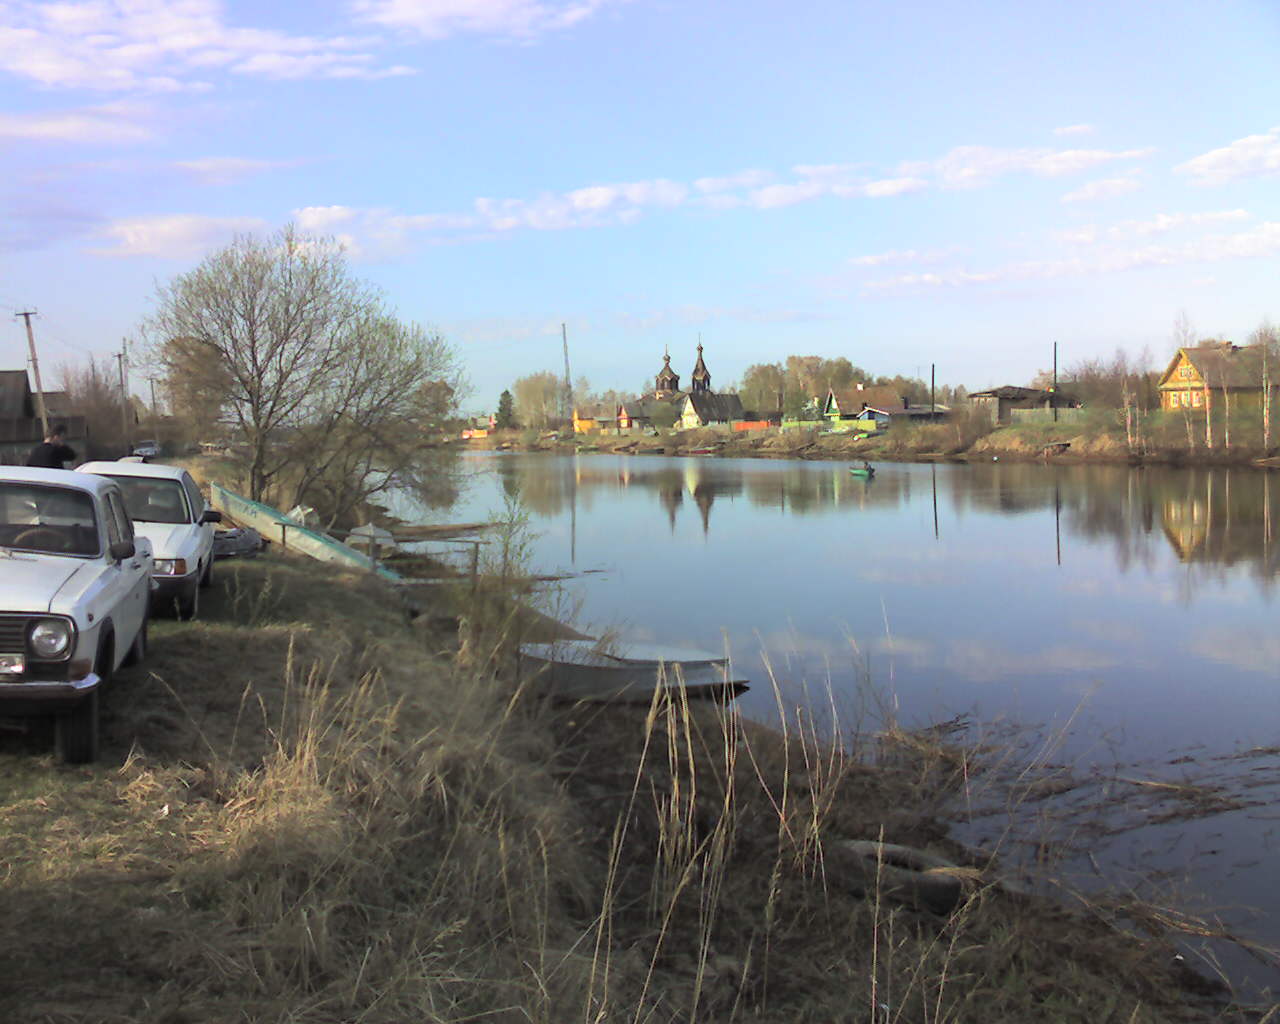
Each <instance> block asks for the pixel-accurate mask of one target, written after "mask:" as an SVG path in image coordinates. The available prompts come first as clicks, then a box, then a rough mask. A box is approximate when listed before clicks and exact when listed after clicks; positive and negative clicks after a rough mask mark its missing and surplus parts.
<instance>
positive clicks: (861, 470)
mask: <svg viewBox="0 0 1280 1024" xmlns="http://www.w3.org/2000/svg"><path fill="white" fill-rule="evenodd" d="M849 474H850V475H851V476H860V477H862V479H864V480H870V479H871V478H872V477H874V476H875V475H876V469H875V467H874V466H850V467H849Z"/></svg>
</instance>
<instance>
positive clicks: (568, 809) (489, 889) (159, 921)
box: [0, 549, 1225, 1024]
mask: <svg viewBox="0 0 1280 1024" xmlns="http://www.w3.org/2000/svg"><path fill="white" fill-rule="evenodd" d="M506 555H507V557H508V558H509V559H510V561H512V562H514V561H515V560H517V559H518V557H519V551H518V550H517V549H510V550H508V551H507V552H506ZM219 568H220V569H221V570H222V572H221V576H220V580H219V586H218V588H217V590H216V592H215V594H214V597H213V598H212V599H210V600H209V601H207V602H205V603H204V610H205V615H206V617H205V619H204V620H203V621H201V622H199V623H196V624H191V625H187V624H177V623H172V622H162V623H157V626H156V628H155V629H154V635H153V657H152V658H151V659H150V661H149V663H148V664H147V665H146V666H145V668H144V669H142V670H140V671H135V672H134V673H132V674H131V675H126V676H123V677H121V678H120V679H119V680H118V683H119V685H118V686H117V687H116V688H115V689H114V691H113V692H112V693H111V694H110V696H109V697H108V699H107V700H106V701H105V706H106V709H107V715H108V717H107V720H106V743H105V756H104V759H103V761H102V762H101V763H100V764H98V765H96V766H93V767H88V768H65V767H59V766H57V765H55V764H53V763H52V760H51V758H50V757H49V756H48V755H47V754H46V753H44V752H43V747H42V745H41V743H40V742H38V738H27V739H23V738H21V737H18V738H14V737H6V738H4V739H0V862H2V863H3V864H4V872H3V876H2V881H0V884H2V886H3V888H2V889H0V894H2V895H0V899H2V900H3V907H4V913H5V922H6V928H5V930H4V931H3V932H2V933H0V963H3V964H4V965H5V969H4V971H3V972H2V973H0V1019H3V1020H6V1021H15V1022H16V1021H47V1022H73V1021H74V1022H82V1021H83V1022H88V1021H95V1022H142V1021H148V1022H150V1021H154V1022H171V1024H176V1022H186V1021H189V1022H205V1021H290V1022H300V1024H301V1022H320V1021H325V1022H331V1021H362V1022H382V1021H385V1022H400V1021H440V1022H444V1021H450V1022H452V1021H479V1020H483V1021H511V1022H516V1021H520V1022H529V1021H533V1022H548V1024H550V1022H565V1021H582V1022H584V1024H586V1022H614V1021H617V1022H624V1021H625V1022H637V1024H638V1022H642V1021H643V1022H651V1021H691V1022H692V1021H734V1020H743V1021H747V1020H754V1021H762V1020H763V1021H787V1022H793V1021H832V1020H857V1021H886V1022H887V1021H895V1022H896V1021H904V1022H905V1021H913V1022H914V1021H925V1022H939V1024H941V1022H962V1021H982V1022H991V1021H1030V1020H1049V1021H1107V1020H1115V1021H1134V1022H1138V1021H1152V1022H1155V1021H1170V1020H1196V1019H1205V1020H1207V1019H1217V1017H1216V1015H1218V1014H1219V1013H1220V1012H1225V1011H1222V1010H1221V1007H1219V1006H1214V1007H1212V1008H1198V1006H1197V1004H1195V1003H1194V1002H1193V1001H1192V998H1191V996H1189V995H1188V994H1187V991H1186V989H1185V987H1184V983H1185V980H1186V979H1185V978H1184V977H1183V976H1182V975H1181V974H1180V972H1179V970H1178V969H1177V968H1176V965H1175V964H1174V962H1173V960H1172V958H1171V956H1170V952H1169V949H1168V948H1167V947H1166V946H1165V945H1164V944H1163V943H1161V942H1159V941H1149V942H1137V941H1135V940H1134V939H1132V938H1131V937H1129V936H1128V935H1126V934H1124V933H1122V932H1121V931H1119V930H1118V929H1116V928H1114V927H1113V926H1111V925H1109V924H1107V923H1106V922H1103V921H1100V920H1098V919H1097V918H1089V917H1081V916H1079V915H1075V914H1069V913H1067V912H1066V911H1064V910H1060V909H1056V908H1054V907H1053V906H1050V905H1038V906H1037V905H1031V904H1029V903H1028V902H1027V899H1026V898H1025V897H1022V896H1018V895H1015V894H1012V893H1010V892H1009V891H1007V890H1006V889H1004V888H1003V887H1001V886H1000V885H998V884H996V882H995V881H994V879H993V877H992V876H990V875H989V874H988V873H987V872H986V871H985V870H984V869H985V868H986V867H988V866H987V865H982V864H978V865H968V866H969V867H970V868H971V869H972V870H970V871H968V872H966V873H965V875H964V878H965V890H964V892H965V895H964V898H963V899H962V900H961V901H960V903H959V904H958V905H957V906H956V907H955V908H954V909H952V910H951V911H950V912H948V913H944V914H938V913H933V912H930V911H928V910H926V909H922V908H920V907H918V906H915V905H913V904H912V903H911V902H909V901H907V902H904V901H901V900H899V899H897V898H895V897H894V894H893V890H892V887H891V886H888V885H882V884H880V875H881V873H882V872H884V871H885V870H886V867H887V866H886V865H877V866H875V868H874V871H873V874H872V876H871V878H870V881H868V877H867V876H866V874H865V873H863V874H859V873H857V872H853V873H850V872H848V871H846V870H845V867H844V866H842V863H843V862H842V861H841V858H840V856H839V855H838V854H837V847H838V844H839V843H840V842H841V841H844V840H851V839H864V840H882V839H883V840H887V841H890V842H893V843H899V844H905V845H908V846H912V847H915V848H919V849H925V848H928V849H930V850H933V851H934V852H935V853H941V854H943V855H946V856H948V857H949V858H951V859H953V860H957V861H960V860H961V858H962V856H963V851H962V850H960V849H959V848H958V847H955V846H954V845H953V844H949V843H948V842H947V840H946V838H945V834H944V830H943V828H942V826H941V825H939V824H938V822H937V820H936V818H935V817H934V814H933V811H934V810H935V808H936V807H937V806H938V802H939V799H940V795H941V794H942V793H943V792H944V791H950V790H951V789H953V788H954V787H955V786H957V785H959V784H961V783H962V782H963V780H964V778H965V777H966V774H967V773H968V771H969V770H970V768H971V766H972V765H971V761H972V755H971V754H968V753H965V752H964V751H962V750H960V749H959V748H955V747H952V746H949V745H948V744H947V743H946V742H945V737H938V736H934V737H926V738H923V739H922V738H921V737H919V736H910V735H908V734H904V733H898V734H892V733H891V734H889V735H886V736H884V737H882V738H881V740H880V741H879V746H878V747H877V749H875V750H874V751H872V750H857V749H844V748H841V747H839V746H832V745H830V744H827V743H824V742H822V741H821V739H820V736H819V729H818V727H817V726H816V725H815V724H814V722H813V721H812V720H811V719H809V718H808V717H807V716H806V715H805V714H804V713H798V714H797V713H796V712H795V710H794V709H790V708H785V707H783V706H782V704H781V698H779V710H780V712H781V714H780V722H781V723H782V728H781V730H780V731H779V730H771V729H766V728H763V727H761V726H759V725H754V724H751V723H748V722H745V721H743V720H742V719H741V718H740V717H739V716H738V715H737V713H736V712H735V711H734V710H733V709H732V708H724V707H720V706H717V705H714V704H700V705H692V704H688V703H682V702H679V701H667V702H658V703H655V704H653V705H652V706H650V707H638V708H637V707H631V708H617V707H614V708H604V707H601V706H595V705H585V704H584V705H577V706H573V707H562V706H560V707H553V706H548V705H546V704H545V703H544V702H542V701H540V700H538V699H537V698H536V697H535V696H534V694H533V693H532V692H530V691H529V690H528V689H527V687H525V686H522V685H521V684H520V683H519V682H518V681H517V680H516V679H515V678H514V676H513V674H512V672H511V671H510V659H509V650H510V647H509V645H510V643H511V641H512V639H513V637H515V636H517V635H519V634H520V633H521V632H522V631H523V630H525V629H526V628H528V620H527V619H524V618H521V617H520V616H518V615H516V614H515V613H514V612H513V606H512V605H511V603H510V601H507V600H504V599H503V595H502V594H501V593H500V592H487V591H485V590H483V589H482V590H481V592H479V593H476V594H472V593H470V592H469V591H467V590H463V589H459V590H458V591H456V592H454V593H452V594H451V595H450V596H449V597H448V598H447V600H448V601H449V602H451V605H450V607H449V608H436V609H433V612H443V611H448V612H450V613H452V614H456V615H457V616H458V617H459V618H460V621H461V628H460V629H459V631H458V635H457V636H455V635H453V634H452V633H449V632H440V631H436V630H433V629H432V628H430V626H429V625H425V626H424V625H421V623H430V622H438V621H439V618H438V617H437V616H436V615H434V614H429V615H424V616H420V617H419V618H418V619H417V620H415V621H412V622H411V621H410V620H409V618H408V616H407V615H406V613H405V610H404V608H403V607H402V606H401V605H400V604H399V603H398V601H397V600H396V598H395V597H394V596H393V595H391V594H390V593H389V591H387V590H386V589H385V588H382V587H380V586H379V585H377V584H376V583H375V582H374V581H371V580H369V579H366V578H363V577H359V576H354V575H345V576H344V575H341V574H336V575H335V574H334V573H333V572H332V570H331V569H326V568H324V567H321V566H316V565H311V564H304V563H299V562H293V561H290V560H286V559H282V558H274V557H272V558H261V559H258V560H255V561H252V562H247V563H244V564H243V565H241V566H239V567H238V568H237V569H235V570H232V568H231V567H230V566H220V567H219ZM501 570H502V566H501V565H498V566H495V567H493V571H492V572H491V573H490V575H491V576H495V577H498V576H500V575H501ZM442 600H444V598H442Z"/></svg>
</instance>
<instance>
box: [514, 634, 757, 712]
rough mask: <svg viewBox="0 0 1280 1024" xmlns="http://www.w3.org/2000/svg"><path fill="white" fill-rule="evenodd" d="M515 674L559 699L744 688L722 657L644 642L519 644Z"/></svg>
mask: <svg viewBox="0 0 1280 1024" xmlns="http://www.w3.org/2000/svg"><path fill="white" fill-rule="evenodd" d="M520 674H521V676H522V678H527V679H530V680H531V681H532V682H533V684H534V685H535V686H537V687H539V688H540V689H541V690H543V691H544V692H546V693H548V694H550V695H551V696H553V697H556V698H558V699H565V700H588V701H624V702H634V703H644V704H647V703H648V702H649V701H651V700H652V699H653V697H654V692H655V690H662V691H669V692H671V693H677V692H681V691H683V693H684V695H685V696H687V697H689V698H690V699H706V698H711V699H716V700H729V699H731V698H733V697H736V696H737V695H738V694H739V693H741V692H742V691H744V690H745V689H747V681H746V680H745V679H733V678H730V669H729V659H728V658H726V657H725V656H723V655H717V654H711V653H710V652H707V651H694V650H688V649H683V648H677V647H662V646H657V645H649V644H615V645H608V646H606V645H603V644H601V642H600V641H599V640H593V639H586V640H559V641H557V642H555V643H550V644H522V645H521V646H520Z"/></svg>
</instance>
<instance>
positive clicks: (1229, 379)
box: [1156, 341, 1263, 410]
mask: <svg viewBox="0 0 1280 1024" xmlns="http://www.w3.org/2000/svg"><path fill="white" fill-rule="evenodd" d="M1262 357H1263V347H1262V346H1261V345H1233V344H1231V342H1229V341H1203V342H1201V343H1200V344H1199V345H1191V346H1187V347H1185V348H1180V349H1178V352H1177V354H1176V355H1175V356H1174V357H1173V359H1171V360H1170V361H1169V367H1168V369H1166V370H1165V371H1164V375H1163V376H1162V377H1161V378H1160V381H1159V383H1158V384H1157V385H1156V388H1157V390H1158V391H1159V392H1160V408H1161V409H1166V410H1172V409H1204V408H1211V407H1212V405H1213V403H1214V402H1215V401H1221V400H1223V399H1224V398H1225V399H1226V400H1227V403H1228V404H1229V405H1231V406H1233V407H1236V406H1237V403H1238V404H1239V405H1242V406H1251V407H1253V408H1258V407H1260V406H1261V405H1262V370H1263V366H1262Z"/></svg>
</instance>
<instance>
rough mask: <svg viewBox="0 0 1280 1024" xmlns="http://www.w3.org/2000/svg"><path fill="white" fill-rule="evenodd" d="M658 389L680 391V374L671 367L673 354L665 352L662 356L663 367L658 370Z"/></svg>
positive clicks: (661, 390)
mask: <svg viewBox="0 0 1280 1024" xmlns="http://www.w3.org/2000/svg"><path fill="white" fill-rule="evenodd" d="M657 383H658V391H659V392H664V391H679V390H680V375H679V374H678V373H676V371H675V370H673V369H671V355H670V353H664V354H663V356H662V369H661V370H660V371H659V372H658V380H657Z"/></svg>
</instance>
